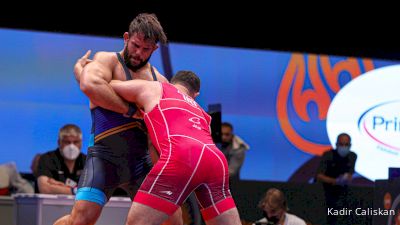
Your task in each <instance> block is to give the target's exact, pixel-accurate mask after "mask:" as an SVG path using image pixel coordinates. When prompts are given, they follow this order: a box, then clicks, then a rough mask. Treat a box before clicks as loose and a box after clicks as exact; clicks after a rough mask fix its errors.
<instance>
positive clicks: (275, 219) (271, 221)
mask: <svg viewBox="0 0 400 225" xmlns="http://www.w3.org/2000/svg"><path fill="white" fill-rule="evenodd" d="M263 214H264V217H265V218H267V220H268V222H267V224H268V225H276V224H278V223H279V220H280V219H281V218H279V217H278V216H271V217H269V216H268V214H267V213H266V212H265V211H264V212H263Z"/></svg>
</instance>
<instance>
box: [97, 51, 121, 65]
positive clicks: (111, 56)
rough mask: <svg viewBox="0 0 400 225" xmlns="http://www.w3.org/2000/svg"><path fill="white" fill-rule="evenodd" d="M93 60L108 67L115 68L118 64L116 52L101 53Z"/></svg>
mask: <svg viewBox="0 0 400 225" xmlns="http://www.w3.org/2000/svg"><path fill="white" fill-rule="evenodd" d="M93 60H95V61H97V62H99V63H101V64H103V65H107V66H113V65H115V64H116V63H117V62H118V59H117V55H116V54H115V52H105V51H99V52H96V54H95V55H94V57H93Z"/></svg>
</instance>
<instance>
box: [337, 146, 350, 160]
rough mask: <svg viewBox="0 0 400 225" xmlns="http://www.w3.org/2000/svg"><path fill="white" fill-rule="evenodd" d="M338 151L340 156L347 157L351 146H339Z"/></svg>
mask: <svg viewBox="0 0 400 225" xmlns="http://www.w3.org/2000/svg"><path fill="white" fill-rule="evenodd" d="M337 151H338V153H339V155H340V156H342V157H345V156H346V155H347V154H349V152H350V146H339V147H338V148H337Z"/></svg>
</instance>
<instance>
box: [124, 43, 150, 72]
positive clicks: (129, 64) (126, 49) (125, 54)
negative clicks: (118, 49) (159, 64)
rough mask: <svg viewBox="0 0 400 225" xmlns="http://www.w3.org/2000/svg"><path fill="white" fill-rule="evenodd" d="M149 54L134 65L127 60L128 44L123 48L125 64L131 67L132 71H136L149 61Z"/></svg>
mask: <svg viewBox="0 0 400 225" xmlns="http://www.w3.org/2000/svg"><path fill="white" fill-rule="evenodd" d="M150 57H151V55H150V56H149V57H148V58H147V59H145V60H144V61H142V62H141V63H139V64H138V65H136V66H134V65H132V64H131V61H130V60H129V52H128V46H127V47H125V49H124V62H125V65H126V66H127V67H128V68H129V69H131V70H132V71H133V72H136V71H138V70H139V69H140V68H142V67H143V66H145V65H146V64H147V62H149V60H150Z"/></svg>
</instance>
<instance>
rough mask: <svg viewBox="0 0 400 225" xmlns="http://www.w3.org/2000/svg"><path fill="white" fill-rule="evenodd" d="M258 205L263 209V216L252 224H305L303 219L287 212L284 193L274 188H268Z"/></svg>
mask: <svg viewBox="0 0 400 225" xmlns="http://www.w3.org/2000/svg"><path fill="white" fill-rule="evenodd" d="M258 207H259V208H261V209H262V210H263V214H264V218H262V219H260V220H257V221H256V222H255V223H254V224H253V225H261V224H268V225H274V224H277V225H278V224H279V225H306V222H305V221H304V220H303V219H301V218H299V217H297V216H296V215H293V214H290V213H288V212H287V211H288V208H287V203H286V198H285V195H284V194H283V192H282V191H280V190H278V189H276V188H271V189H268V191H267V192H266V193H265V196H264V197H263V198H262V199H261V201H260V203H259V204H258Z"/></svg>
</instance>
